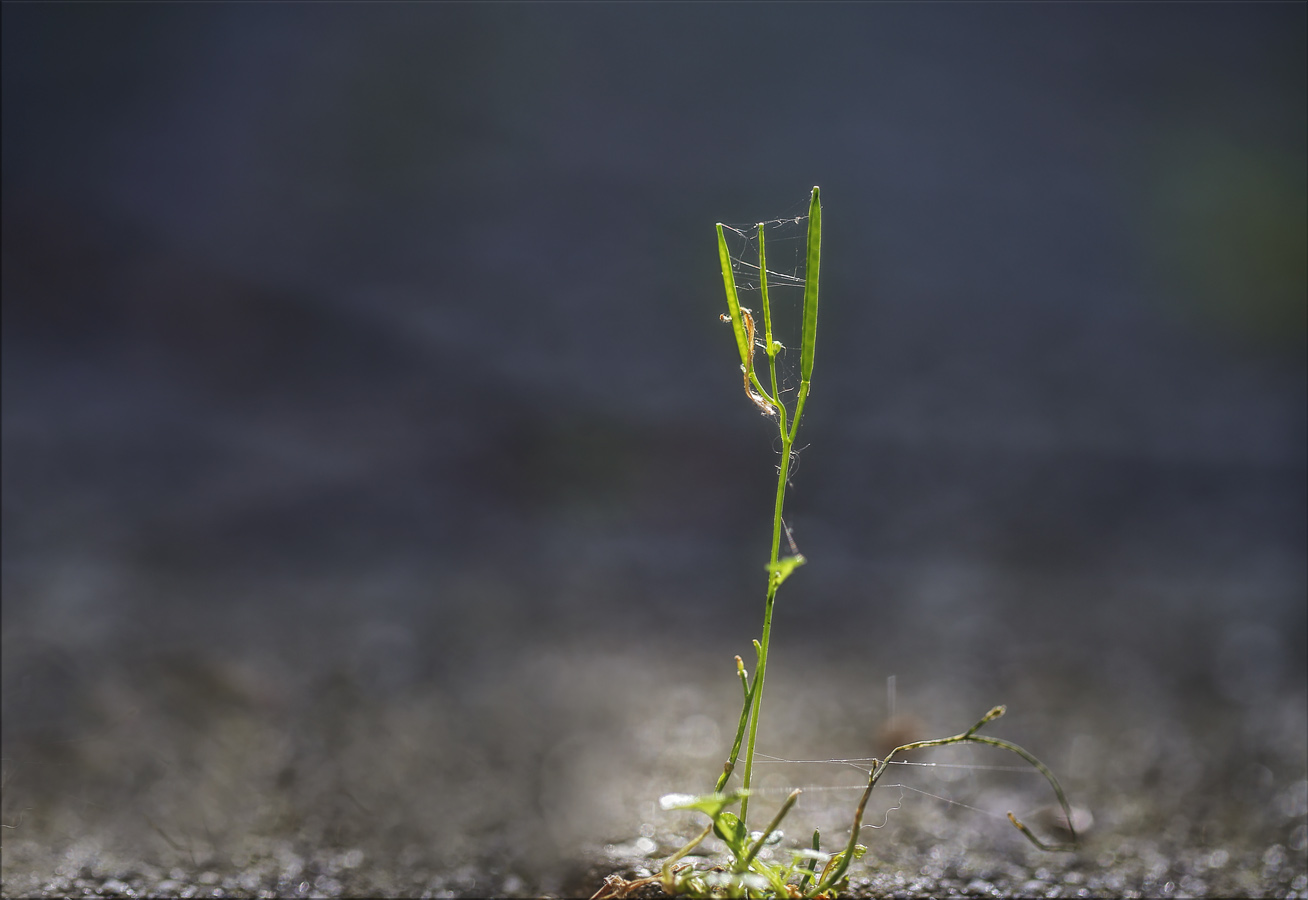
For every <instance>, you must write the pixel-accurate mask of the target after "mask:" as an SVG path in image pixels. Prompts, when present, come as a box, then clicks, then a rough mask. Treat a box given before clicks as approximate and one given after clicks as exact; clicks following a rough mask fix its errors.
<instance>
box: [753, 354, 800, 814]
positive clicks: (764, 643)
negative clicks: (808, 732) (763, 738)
mask: <svg viewBox="0 0 1308 900" xmlns="http://www.w3.org/2000/svg"><path fill="white" fill-rule="evenodd" d="M769 362H771V360H769ZM779 409H780V421H779V422H778V425H779V427H780V429H781V465H780V466H778V467H777V499H776V504H775V505H774V507H773V512H772V565H774V566H775V565H776V564H777V558H778V556H779V554H780V552H781V511H782V509H783V507H784V505H785V501H786V481H787V480H788V479H789V477H790V449H791V447H793V446H794V442H795V436H794V434H793V429H792V433H790V434H787V433H786V411H785V408H784V407H779ZM795 424H796V425H798V424H799V420H798V419H796V420H795ZM777 587H778V584H777V578H776V576H775V575H774V574H773V572H772V571H769V572H768V596H767V602H766V605H765V606H764V607H763V637H762V639H761V640H760V641H759V654H758V671H757V672H755V673H754V687H753V694H754V697H753V701H754V702H753V709H752V710H750V715H749V743H748V744H747V745H746V749H745V777H744V786H745V788H746V789H748V788H749V786H750V784H751V783H752V782H753V775H754V744H755V743H756V742H757V740H758V713H759V710H760V709H761V708H762V706H763V679H764V676H765V675H766V674H767V670H768V646H769V644H770V643H771V641H772V608H773V606H775V605H776V599H777ZM748 813H749V797H745V799H744V800H742V801H741V804H740V822H741V824H742V825H744V824H745V822H746V819H745V817H746V815H748Z"/></svg>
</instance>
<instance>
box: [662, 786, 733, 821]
mask: <svg viewBox="0 0 1308 900" xmlns="http://www.w3.org/2000/svg"><path fill="white" fill-rule="evenodd" d="M747 796H749V791H747V790H744V789H743V788H742V789H740V790H735V791H732V792H731V793H730V794H701V795H700V796H698V797H696V796H695V795H694V794H666V795H664V796H663V797H662V798H660V799H659V806H661V807H663V808H664V809H694V810H698V811H699V812H702V813H704V815H706V816H708V817H709V818H710V819H717V818H718V815H719V814H720V813H721V812H722V810H723V809H725V808H726V807H728V806H730V805H731V804H733V803H735V802H736V801H738V800H742V799H744V798H745V797H747Z"/></svg>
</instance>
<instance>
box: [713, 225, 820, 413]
mask: <svg viewBox="0 0 1308 900" xmlns="http://www.w3.org/2000/svg"><path fill="white" fill-rule="evenodd" d="M760 230H761V231H762V233H763V238H764V245H765V248H766V251H767V285H768V301H769V306H770V307H771V310H772V339H773V340H774V341H780V342H781V345H782V346H783V347H784V348H785V349H784V350H782V351H780V352H779V353H778V354H777V358H776V359H777V387H778V388H779V390H780V393H781V396H780V397H779V398H778V399H780V400H781V401H782V402H783V403H786V404H787V407H788V408H793V407H791V402H792V401H793V400H794V395H795V391H797V390H798V389H799V346H800V336H801V331H802V327H803V310H804V278H805V271H804V265H805V261H806V249H807V240H808V203H807V202H802V203H798V204H796V205H795V206H794V207H792V209H791V210H790V214H789V215H784V216H782V217H780V218H776V219H769V220H767V221H764V222H754V223H751V224H727V223H723V225H722V233H723V236H724V237H725V238H726V241H727V250H728V252H729V253H730V255H731V269H732V274H733V275H734V276H735V279H736V291H737V293H738V294H739V296H740V305H741V306H742V307H743V308H745V309H748V310H750V312H751V313H752V315H753V316H754V322H755V327H756V329H757V331H756V334H755V345H756V346H757V348H758V349H759V350H760V351H762V350H765V337H764V322H763V301H762V281H763V279H762V277H761V274H760V270H759V232H760ZM754 364H755V366H756V368H757V371H758V376H759V380H760V381H761V382H763V384H764V386H765V387H767V388H768V390H769V391H770V390H771V385H770V384H769V383H768V375H767V356H766V353H759V354H758V355H757V356H756V357H755V361H754Z"/></svg>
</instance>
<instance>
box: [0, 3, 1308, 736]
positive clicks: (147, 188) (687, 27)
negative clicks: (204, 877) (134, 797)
mask: <svg viewBox="0 0 1308 900" xmlns="http://www.w3.org/2000/svg"><path fill="white" fill-rule="evenodd" d="M1306 24H1308V23H1306V22H1305V7H1304V6H1303V5H1302V4H1184V5H1183V4H1094V5H1081V4H1048V5H1029V4H1006V5H990V4H987V5H953V4H921V5H903V4H867V5H862V4H815V3H808V4H803V5H799V4H760V5H743V4H690V5H672V4H657V5H655V4H621V5H618V4H615V5H604V4H600V5H591V4H578V5H571V4H569V5H543V4H540V5H538V4H528V5H518V4H485V5H482V4H475V5H461V4H430V5H429V4H412V5H410V4H397V5H372V4H369V5H326V4H324V5H294V4H288V5H272V4H269V5H263V4H258V5H256V4H250V5H235V4H233V5H200V4H195V5H192V4H187V5H178V6H162V5H154V4H140V5H137V4H131V5H103V6H100V5H80V4H76V5H75V4H67V5H36V4H32V5H17V4H6V5H5V6H4V7H3V34H4V37H3V74H4V78H3V253H4V266H3V277H4V283H3V288H4V298H3V589H4V625H5V678H6V687H5V698H6V711H5V715H4V721H5V728H6V731H7V733H8V734H10V735H14V734H17V735H20V736H21V735H23V734H26V733H27V732H28V731H29V730H31V729H36V728H37V727H38V726H41V727H44V725H42V723H48V722H49V721H50V720H51V718H52V717H53V718H58V716H59V715H60V714H61V712H60V710H61V709H63V707H61V706H60V704H61V702H63V701H61V700H60V698H61V697H63V696H64V694H62V693H61V691H63V690H65V686H66V684H67V682H68V679H70V678H73V677H74V676H73V675H70V674H69V673H70V672H73V673H82V674H81V675H80V676H77V677H85V678H86V679H88V680H94V678H95V673H96V671H97V666H98V665H99V664H100V663H99V662H98V661H99V660H103V659H105V658H106V657H112V656H113V655H114V654H115V653H118V652H121V650H122V648H124V647H130V648H133V652H134V653H137V652H139V653H142V654H146V655H149V654H153V653H169V652H181V653H197V654H201V655H203V654H206V653H207V654H213V655H216V656H253V657H258V656H260V655H264V656H275V657H285V658H289V659H293V660H295V661H297V664H299V665H304V666H309V667H312V666H319V665H321V666H326V667H332V666H344V667H346V668H348V669H349V671H351V672H352V673H353V676H354V677H356V678H357V679H358V680H360V681H361V682H363V683H366V684H370V685H373V686H374V687H375V688H376V689H378V690H391V689H393V688H397V687H402V686H405V685H411V684H417V683H424V682H427V681H431V680H435V681H443V682H460V681H466V680H469V679H472V678H473V677H474V673H476V672H479V671H483V670H484V669H485V668H486V667H493V666H494V665H497V664H498V662H499V661H500V660H502V658H503V654H504V653H505V652H508V649H506V648H509V649H511V648H513V647H516V646H519V645H522V644H525V643H533V642H541V641H549V640H554V639H562V638H563V637H564V636H567V637H568V638H569V639H577V638H578V637H579V636H580V637H581V638H582V639H593V640H594V641H595V642H597V643H603V642H610V641H613V640H615V639H618V638H620V637H622V638H624V639H625V638H629V637H630V636H631V635H633V634H639V635H641V640H642V642H646V643H648V644H657V643H659V642H661V641H665V640H667V641H671V640H672V638H673V637H674V636H675V638H676V640H679V641H686V642H690V643H695V642H704V643H707V644H709V645H712V646H714V647H715V648H716V647H717V646H718V645H719V644H722V645H723V646H724V647H729V648H730V649H729V653H735V652H742V651H743V649H744V648H747V647H748V643H747V641H748V638H749V637H750V636H752V634H753V633H754V629H755V628H756V627H757V623H756V616H757V614H758V611H759V609H758V608H759V607H760V606H761V593H762V589H763V587H764V584H763V572H762V566H761V564H762V561H763V560H764V559H765V558H766V552H767V540H768V530H769V525H770V520H769V513H770V509H771V504H772V496H771V490H772V483H773V478H774V475H773V472H774V469H773V465H774V462H775V460H774V458H773V453H774V451H773V449H772V446H771V443H770V441H771V440H772V437H773V435H772V433H771V432H770V430H769V428H770V426H768V424H767V423H766V422H764V421H762V420H761V419H760V417H759V416H758V415H757V413H756V412H755V411H754V410H753V408H752V407H750V406H749V404H748V403H747V402H746V400H745V398H743V397H742V396H741V390H740V387H739V384H740V376H739V372H738V370H737V365H738V360H737V358H736V353H735V350H734V348H733V345H732V340H731V335H730V331H729V330H728V329H726V328H725V327H724V326H722V325H721V323H719V322H718V319H717V317H718V315H719V313H720V312H722V310H723V308H724V303H723V300H722V296H721V292H722V288H721V279H720V276H719V273H718V268H717V258H716V249H715V246H714V235H713V224H714V223H715V222H716V221H719V220H725V221H727V222H749V221H755V220H758V219H762V218H769V217H772V216H774V215H778V214H783V213H789V212H791V211H793V210H794V209H795V208H796V206H797V204H802V202H803V201H804V198H806V197H807V194H808V191H809V188H810V187H811V186H812V185H814V184H819V185H821V187H822V192H823V198H824V204H825V207H824V208H825V229H826V230H825V239H824V240H825V243H824V247H823V249H824V255H823V271H822V303H823V305H822V319H821V323H820V330H819V338H818V351H817V365H816V374H815V377H814V382H813V384H814V387H813V393H812V398H811V400H810V403H809V407H808V414H807V417H806V421H805V426H804V432H803V435H802V437H801V440H800V444H801V445H806V449H805V450H804V451H803V453H802V457H801V465H800V467H799V469H798V471H797V472H796V474H795V478H794V483H795V489H794V492H793V495H792V498H791V505H790V508H789V514H788V521H790V522H791V523H792V524H793V526H794V529H795V537H796V540H797V541H798V542H799V546H800V548H801V549H802V550H803V552H804V553H805V554H806V555H807V557H808V558H809V560H810V565H809V566H807V567H806V568H804V569H802V570H800V571H799V572H798V573H797V574H796V575H795V577H794V578H793V579H792V580H791V581H790V582H789V583H788V584H787V585H786V588H785V591H784V594H786V595H788V596H784V597H783V605H782V607H781V613H780V614H781V615H784V616H785V620H784V623H782V624H779V627H781V628H784V629H787V631H786V634H787V635H793V636H796V638H797V639H798V640H801V641H808V640H811V641H812V642H814V643H815V644H818V645H820V646H822V648H823V652H824V653H826V654H829V655H831V654H834V655H839V654H841V653H847V654H851V655H856V654H859V653H863V652H864V651H866V650H867V648H869V647H871V646H876V647H877V648H878V650H879V653H880V654H881V657H880V659H881V661H880V662H879V663H878V665H881V666H882V667H884V668H885V670H886V673H887V674H889V673H891V672H894V671H896V670H898V671H900V672H904V671H905V670H906V669H909V668H911V667H912V666H914V665H916V664H918V663H920V661H921V660H923V659H937V660H949V661H950V662H949V663H948V665H954V666H958V667H961V668H960V671H961V672H963V673H965V674H969V677H971V674H972V673H983V672H985V673H992V674H990V675H984V676H983V675H980V674H978V675H976V677H979V678H980V677H993V678H995V679H998V680H999V681H1000V682H1001V683H1002V682H1003V681H1004V679H1006V678H1009V677H1010V675H1011V673H1013V672H1015V671H1017V670H1019V669H1023V667H1024V666H1026V665H1027V664H1028V663H1029V662H1030V661H1031V660H1032V659H1037V658H1038V659H1042V660H1047V661H1055V662H1056V663H1057V664H1058V665H1060V666H1066V667H1067V668H1068V669H1069V670H1070V671H1074V672H1077V673H1080V674H1081V676H1083V677H1085V678H1087V679H1089V680H1091V681H1094V680H1096V679H1105V680H1106V681H1108V682H1111V680H1112V678H1113V677H1114V675H1113V673H1114V671H1118V672H1120V663H1121V661H1122V660H1124V659H1128V658H1129V659H1147V660H1149V663H1148V664H1149V665H1150V666H1154V665H1156V666H1157V669H1158V671H1159V672H1160V673H1163V674H1162V675H1160V677H1162V678H1163V679H1164V680H1165V681H1167V683H1169V684H1170V683H1173V682H1174V683H1175V684H1176V686H1177V687H1178V688H1179V689H1184V690H1192V691H1194V692H1196V696H1201V697H1206V696H1210V695H1212V696H1220V697H1223V698H1225V699H1226V700H1228V701H1230V702H1234V703H1255V702H1256V699H1254V698H1256V696H1257V695H1258V693H1259V692H1260V691H1266V690H1273V689H1279V688H1282V687H1285V686H1287V685H1293V684H1296V683H1301V682H1302V680H1303V679H1304V675H1305V665H1306V661H1305V642H1304V637H1305V628H1306V627H1308V625H1306V622H1305V603H1304V596H1305V590H1306V589H1308V566H1306V564H1305V550H1304V547H1305V543H1306V541H1308V528H1306V526H1305V518H1306V516H1308V503H1306V496H1305V495H1306V492H1308V478H1306V476H1305V453H1306V451H1308V425H1306V423H1308V416H1306V414H1305V408H1306V407H1308V402H1306V401H1308V387H1306V379H1305V371H1306V370H1305V360H1306V359H1308V354H1306V353H1305V294H1306V293H1308V283H1306V277H1305V268H1306V264H1305V242H1306V241H1308V232H1306V226H1305V206H1306V204H1308V199H1306V197H1308V193H1306V188H1305V153H1306V150H1308V117H1306V115H1305V107H1306V106H1308V97H1306V96H1305V83H1308V66H1306V63H1305V41H1304V34H1305V25H1306ZM670 646H673V645H671V644H670ZM51 647H54V648H57V649H58V651H59V652H66V653H70V654H72V655H73V656H75V657H76V658H77V660H78V663H77V666H76V667H73V668H67V667H66V666H63V664H61V665H60V666H55V667H54V669H53V670H48V669H47V668H43V667H42V666H43V663H41V662H40V659H44V658H45V657H43V656H40V654H44V653H47V652H48V648H51ZM33 648H38V649H33ZM60 658H63V657H60ZM33 660H36V661H33ZM941 664H942V665H944V664H945V663H943V662H942V663H941ZM51 671H53V672H55V673H62V674H50V672H51ZM1005 673H1010V674H1005ZM1012 677H1016V676H1015V675H1014V676H1012ZM23 679H26V680H23ZM20 681H21V683H22V685H23V688H22V690H21V691H18V688H17V687H16V685H18V684H19V683H20ZM69 690H71V689H69ZM15 698H17V699H15ZM69 715H72V713H69Z"/></svg>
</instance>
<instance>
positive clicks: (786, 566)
mask: <svg viewBox="0 0 1308 900" xmlns="http://www.w3.org/2000/svg"><path fill="white" fill-rule="evenodd" d="M806 562H808V560H806V559H805V558H804V557H803V556H802V555H801V554H798V553H797V554H795V555H794V556H786V557H783V558H781V559H779V560H777V561H776V562H774V563H768V564H767V566H765V567H764V568H766V569H767V570H768V571H769V572H771V573H772V586H773V587H774V588H776V587H780V586H781V582H783V581H785V580H786V579H787V578H789V577H790V573H791V572H793V571H795V570H796V569H798V568H799V567H800V566H802V565H804V563H806Z"/></svg>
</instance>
